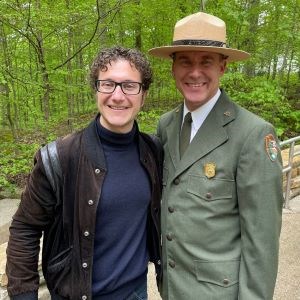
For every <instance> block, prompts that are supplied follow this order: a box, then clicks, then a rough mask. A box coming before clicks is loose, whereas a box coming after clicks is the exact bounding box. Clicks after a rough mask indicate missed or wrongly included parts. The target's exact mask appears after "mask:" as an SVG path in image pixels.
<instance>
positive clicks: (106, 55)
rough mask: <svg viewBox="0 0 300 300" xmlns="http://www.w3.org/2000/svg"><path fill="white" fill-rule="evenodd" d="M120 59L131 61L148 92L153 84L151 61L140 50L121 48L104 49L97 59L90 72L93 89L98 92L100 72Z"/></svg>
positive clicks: (144, 88)
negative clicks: (97, 84)
mask: <svg viewBox="0 0 300 300" xmlns="http://www.w3.org/2000/svg"><path fill="white" fill-rule="evenodd" d="M119 59H123V60H127V61H129V62H130V64H131V65H133V66H134V67H135V68H136V69H137V70H138V71H139V72H140V73H141V77H142V86H143V90H144V91H147V90H148V89H149V87H150V84H151V83H152V69H151V67H150V63H149V61H148V60H147V59H146V57H145V56H144V55H143V54H142V53H141V52H140V51H139V50H137V49H130V48H124V47H121V46H115V47H112V48H106V49H102V50H100V52H99V53H98V55H97V56H96V57H95V59H94V61H93V63H92V65H91V72H90V85H91V87H92V89H93V90H94V91H96V87H95V82H96V80H97V79H98V76H99V71H104V72H105V71H106V70H107V65H108V64H111V62H115V61H117V60H119Z"/></svg>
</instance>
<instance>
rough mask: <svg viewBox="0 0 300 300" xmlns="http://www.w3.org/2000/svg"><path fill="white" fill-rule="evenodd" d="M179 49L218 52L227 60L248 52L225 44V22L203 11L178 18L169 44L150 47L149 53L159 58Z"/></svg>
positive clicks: (179, 50) (241, 57)
mask: <svg viewBox="0 0 300 300" xmlns="http://www.w3.org/2000/svg"><path fill="white" fill-rule="evenodd" d="M181 51H205V52H214V53H220V54H223V55H224V56H226V57H227V61H240V60H245V59H247V58H249V57H250V54H249V53H247V52H245V51H241V50H237V49H233V48H229V47H227V45H226V24H225V22H224V21H223V20H221V19H219V18H217V17H215V16H213V15H209V14H206V13H203V12H199V13H196V14H193V15H189V16H187V17H185V18H183V19H181V20H179V21H178V22H177V23H176V25H175V28H174V34H173V43H172V45H171V46H163V47H157V48H152V49H150V50H149V53H150V54H151V55H153V56H157V57H161V58H171V57H172V54H173V53H175V52H181Z"/></svg>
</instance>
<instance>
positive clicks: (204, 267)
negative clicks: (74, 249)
mask: <svg viewBox="0 0 300 300" xmlns="http://www.w3.org/2000/svg"><path fill="white" fill-rule="evenodd" d="M194 262H195V268H196V270H195V271H196V278H197V280H198V281H201V282H208V283H212V284H216V285H218V286H221V287H225V288H226V287H230V286H232V285H234V284H236V283H238V277H239V269H240V260H228V261H218V262H210V261H199V260H195V261H194Z"/></svg>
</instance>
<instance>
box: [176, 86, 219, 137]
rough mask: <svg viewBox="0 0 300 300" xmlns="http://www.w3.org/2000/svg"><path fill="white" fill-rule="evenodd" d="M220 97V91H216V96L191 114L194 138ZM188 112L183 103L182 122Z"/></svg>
mask: <svg viewBox="0 0 300 300" xmlns="http://www.w3.org/2000/svg"><path fill="white" fill-rule="evenodd" d="M220 95H221V91H220V89H218V90H217V92H216V94H215V95H214V96H213V97H212V98H211V99H210V100H209V101H207V102H206V103H205V104H203V105H201V106H200V107H199V108H197V109H196V110H194V111H192V112H191V114H192V119H193V123H192V136H194V135H195V134H196V132H197V131H198V129H199V128H200V127H201V125H202V124H203V122H204V121H205V119H206V117H207V116H208V114H209V113H210V111H211V110H212V109H213V107H214V106H215V104H216V102H217V101H218V99H219V97H220ZM188 112H189V110H188V108H187V107H186V105H185V103H184V107H183V118H182V120H184V117H185V115H186V114H187V113H188ZM193 133H194V134H193Z"/></svg>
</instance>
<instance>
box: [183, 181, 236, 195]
mask: <svg viewBox="0 0 300 300" xmlns="http://www.w3.org/2000/svg"><path fill="white" fill-rule="evenodd" d="M234 187H235V183H234V181H233V180H231V179H223V178H210V179H208V178H207V177H202V176H198V175H189V179H188V186H187V192H188V193H191V194H193V195H196V196H198V197H200V198H202V199H203V200H206V201H215V200H223V199H231V198H232V194H233V190H234Z"/></svg>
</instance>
